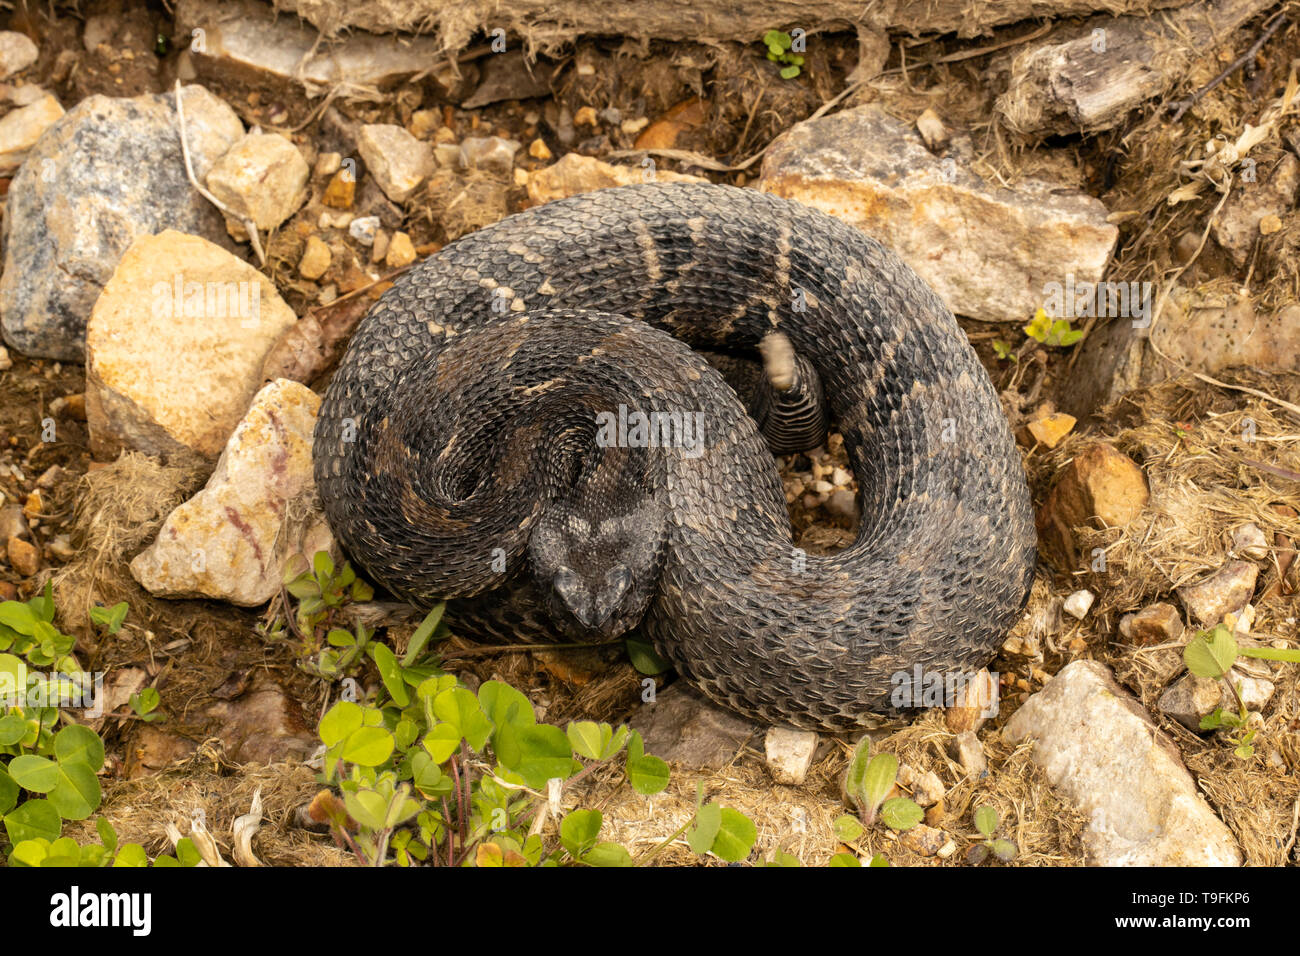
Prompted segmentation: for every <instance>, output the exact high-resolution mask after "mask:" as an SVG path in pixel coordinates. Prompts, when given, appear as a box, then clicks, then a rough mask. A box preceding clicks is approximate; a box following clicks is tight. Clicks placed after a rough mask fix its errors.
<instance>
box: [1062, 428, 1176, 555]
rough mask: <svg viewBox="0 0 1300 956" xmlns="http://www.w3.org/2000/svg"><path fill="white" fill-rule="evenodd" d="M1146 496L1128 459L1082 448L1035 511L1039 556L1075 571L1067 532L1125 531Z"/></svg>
mask: <svg viewBox="0 0 1300 956" xmlns="http://www.w3.org/2000/svg"><path fill="white" fill-rule="evenodd" d="M1150 496H1151V492H1150V491H1149V489H1148V488H1147V481H1146V476H1145V475H1144V474H1143V473H1142V469H1141V468H1139V467H1138V466H1137V464H1136V463H1134V461H1133V460H1132V459H1131V458H1129V457H1128V456H1127V455H1124V454H1121V453H1120V452H1119V451H1117V450H1116V449H1115V448H1113V447H1112V446H1110V445H1107V444H1105V443H1103V442H1098V443H1096V444H1093V445H1088V446H1086V447H1085V448H1083V449H1081V450H1080V451H1079V453H1078V454H1077V455H1075V456H1074V458H1073V459H1072V460H1071V461H1070V463H1069V464H1068V465H1066V466H1065V468H1063V469H1062V470H1061V473H1060V475H1058V476H1057V479H1056V483H1055V484H1054V485H1053V487H1052V490H1051V492H1049V493H1048V496H1047V501H1046V502H1044V503H1043V506H1042V507H1041V508H1039V510H1038V515H1037V523H1038V533H1039V537H1040V539H1041V541H1042V543H1043V545H1044V550H1045V552H1046V553H1047V555H1048V556H1049V557H1051V558H1053V559H1054V561H1055V563H1057V565H1058V566H1059V567H1062V568H1067V569H1071V570H1074V569H1077V566H1078V561H1079V557H1078V555H1077V553H1076V549H1075V543H1074V535H1073V529H1075V528H1080V527H1088V526H1093V527H1095V526H1098V525H1100V526H1102V527H1107V528H1122V527H1125V526H1126V525H1128V524H1129V523H1130V522H1131V521H1133V520H1134V519H1135V518H1137V516H1138V515H1139V514H1141V513H1142V509H1143V508H1144V507H1145V506H1146V503H1147V500H1148V499H1149V498H1150Z"/></svg>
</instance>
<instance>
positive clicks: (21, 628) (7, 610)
mask: <svg viewBox="0 0 1300 956" xmlns="http://www.w3.org/2000/svg"><path fill="white" fill-rule="evenodd" d="M37 620H38V618H37V616H36V614H35V613H34V612H33V611H32V609H31V606H30V605H28V604H24V603H22V602H21V601H0V624H4V625H5V626H6V627H11V628H13V629H14V630H15V631H17V632H18V633H19V634H25V635H27V636H29V637H30V636H31V634H32V632H33V631H35V630H36V622H37Z"/></svg>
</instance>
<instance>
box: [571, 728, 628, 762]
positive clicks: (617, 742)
mask: <svg viewBox="0 0 1300 956" xmlns="http://www.w3.org/2000/svg"><path fill="white" fill-rule="evenodd" d="M565 734H566V735H567V736H568V738H569V743H570V744H572V745H573V750H574V752H575V753H576V754H578V756H580V757H586V758H587V759H589V760H608V759H609V758H610V757H612V756H614V754H616V753H618V752H619V751H620V750H622V749H623V743H624V741H626V740H627V728H626V727H620V728H619V729H618V733H617V734H615V733H614V728H613V727H611V726H610V725H609V724H603V723H602V724H598V723H596V722H595V721H594V720H579V721H575V722H574V723H571V724H569V726H568V728H567V729H566V730H565Z"/></svg>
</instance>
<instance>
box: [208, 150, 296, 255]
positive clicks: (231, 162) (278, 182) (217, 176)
mask: <svg viewBox="0 0 1300 956" xmlns="http://www.w3.org/2000/svg"><path fill="white" fill-rule="evenodd" d="M310 176H311V169H310V167H308V165H307V161H306V160H305V159H303V158H302V153H300V152H298V147H296V146H294V145H293V143H291V142H289V140H287V139H285V138H284V137H283V136H281V135H279V134H278V133H247V134H245V135H244V136H243V137H242V138H241V139H239V140H238V141H237V142H236V143H235V144H234V145H233V146H231V147H230V149H229V150H227V151H226V153H225V155H223V156H222V157H221V158H220V159H219V160H217V163H216V165H215V166H213V167H212V169H211V170H209V172H208V176H207V186H208V189H209V190H211V191H212V194H213V195H214V196H216V197H217V198H218V199H219V200H221V201H222V202H223V203H225V204H226V205H227V206H228V207H230V209H231V210H232V211H233V212H234V213H235V215H236V216H238V217H239V220H241V221H227V223H226V225H227V228H229V229H230V234H231V235H232V236H234V237H235V238H237V239H243V238H247V235H246V231H245V229H244V226H243V223H242V220H244V219H251V220H252V221H253V224H254V225H255V226H257V228H258V229H274V228H275V227H276V226H278V225H280V223H282V222H284V221H285V220H286V219H288V218H289V217H290V216H292V215H293V214H294V213H295V212H297V211H298V208H299V207H300V206H301V205H302V204H303V202H305V201H306V199H307V179H308V178H309V177H310Z"/></svg>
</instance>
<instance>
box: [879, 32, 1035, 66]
mask: <svg viewBox="0 0 1300 956" xmlns="http://www.w3.org/2000/svg"><path fill="white" fill-rule="evenodd" d="M1053 26H1055V24H1052V23H1044V24H1043V25H1042V26H1041V27H1039V28H1038V29H1037V30H1035V31H1033V32H1032V33H1026V34H1025V35H1024V36H1018V37H1013V38H1012V39H1010V40H1004V41H1003V42H1002V43H994V44H992V45H990V46H982V47H977V48H976V49H974V50H958V51H957V52H956V53H947V54H945V55H943V56H940V57H935V58H934V59H933V60H922V61H921V62H920V63H914V64H913V65H912V67H911V69H913V70H916V69H920V68H922V67H927V66H938V65H939V64H940V63H957V62H959V61H960V60H973V59H974V58H975V57H977V56H984V54H986V53H993V52H996V51H997V50H1005V49H1006V48H1007V47H1009V46H1015V45H1016V44H1017V43H1028V42H1029V41H1030V40H1037V39H1038V38H1039V37H1041V36H1043V35H1045V34H1046V33H1048V32H1050V31H1051V29H1052V27H1053ZM906 72H907V70H906V69H905V68H904V67H900V66H895V67H891V68H890V69H888V70H881V71H880V72H879V73H877V74H876V75H877V76H885V75H886V74H889V73H906Z"/></svg>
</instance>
